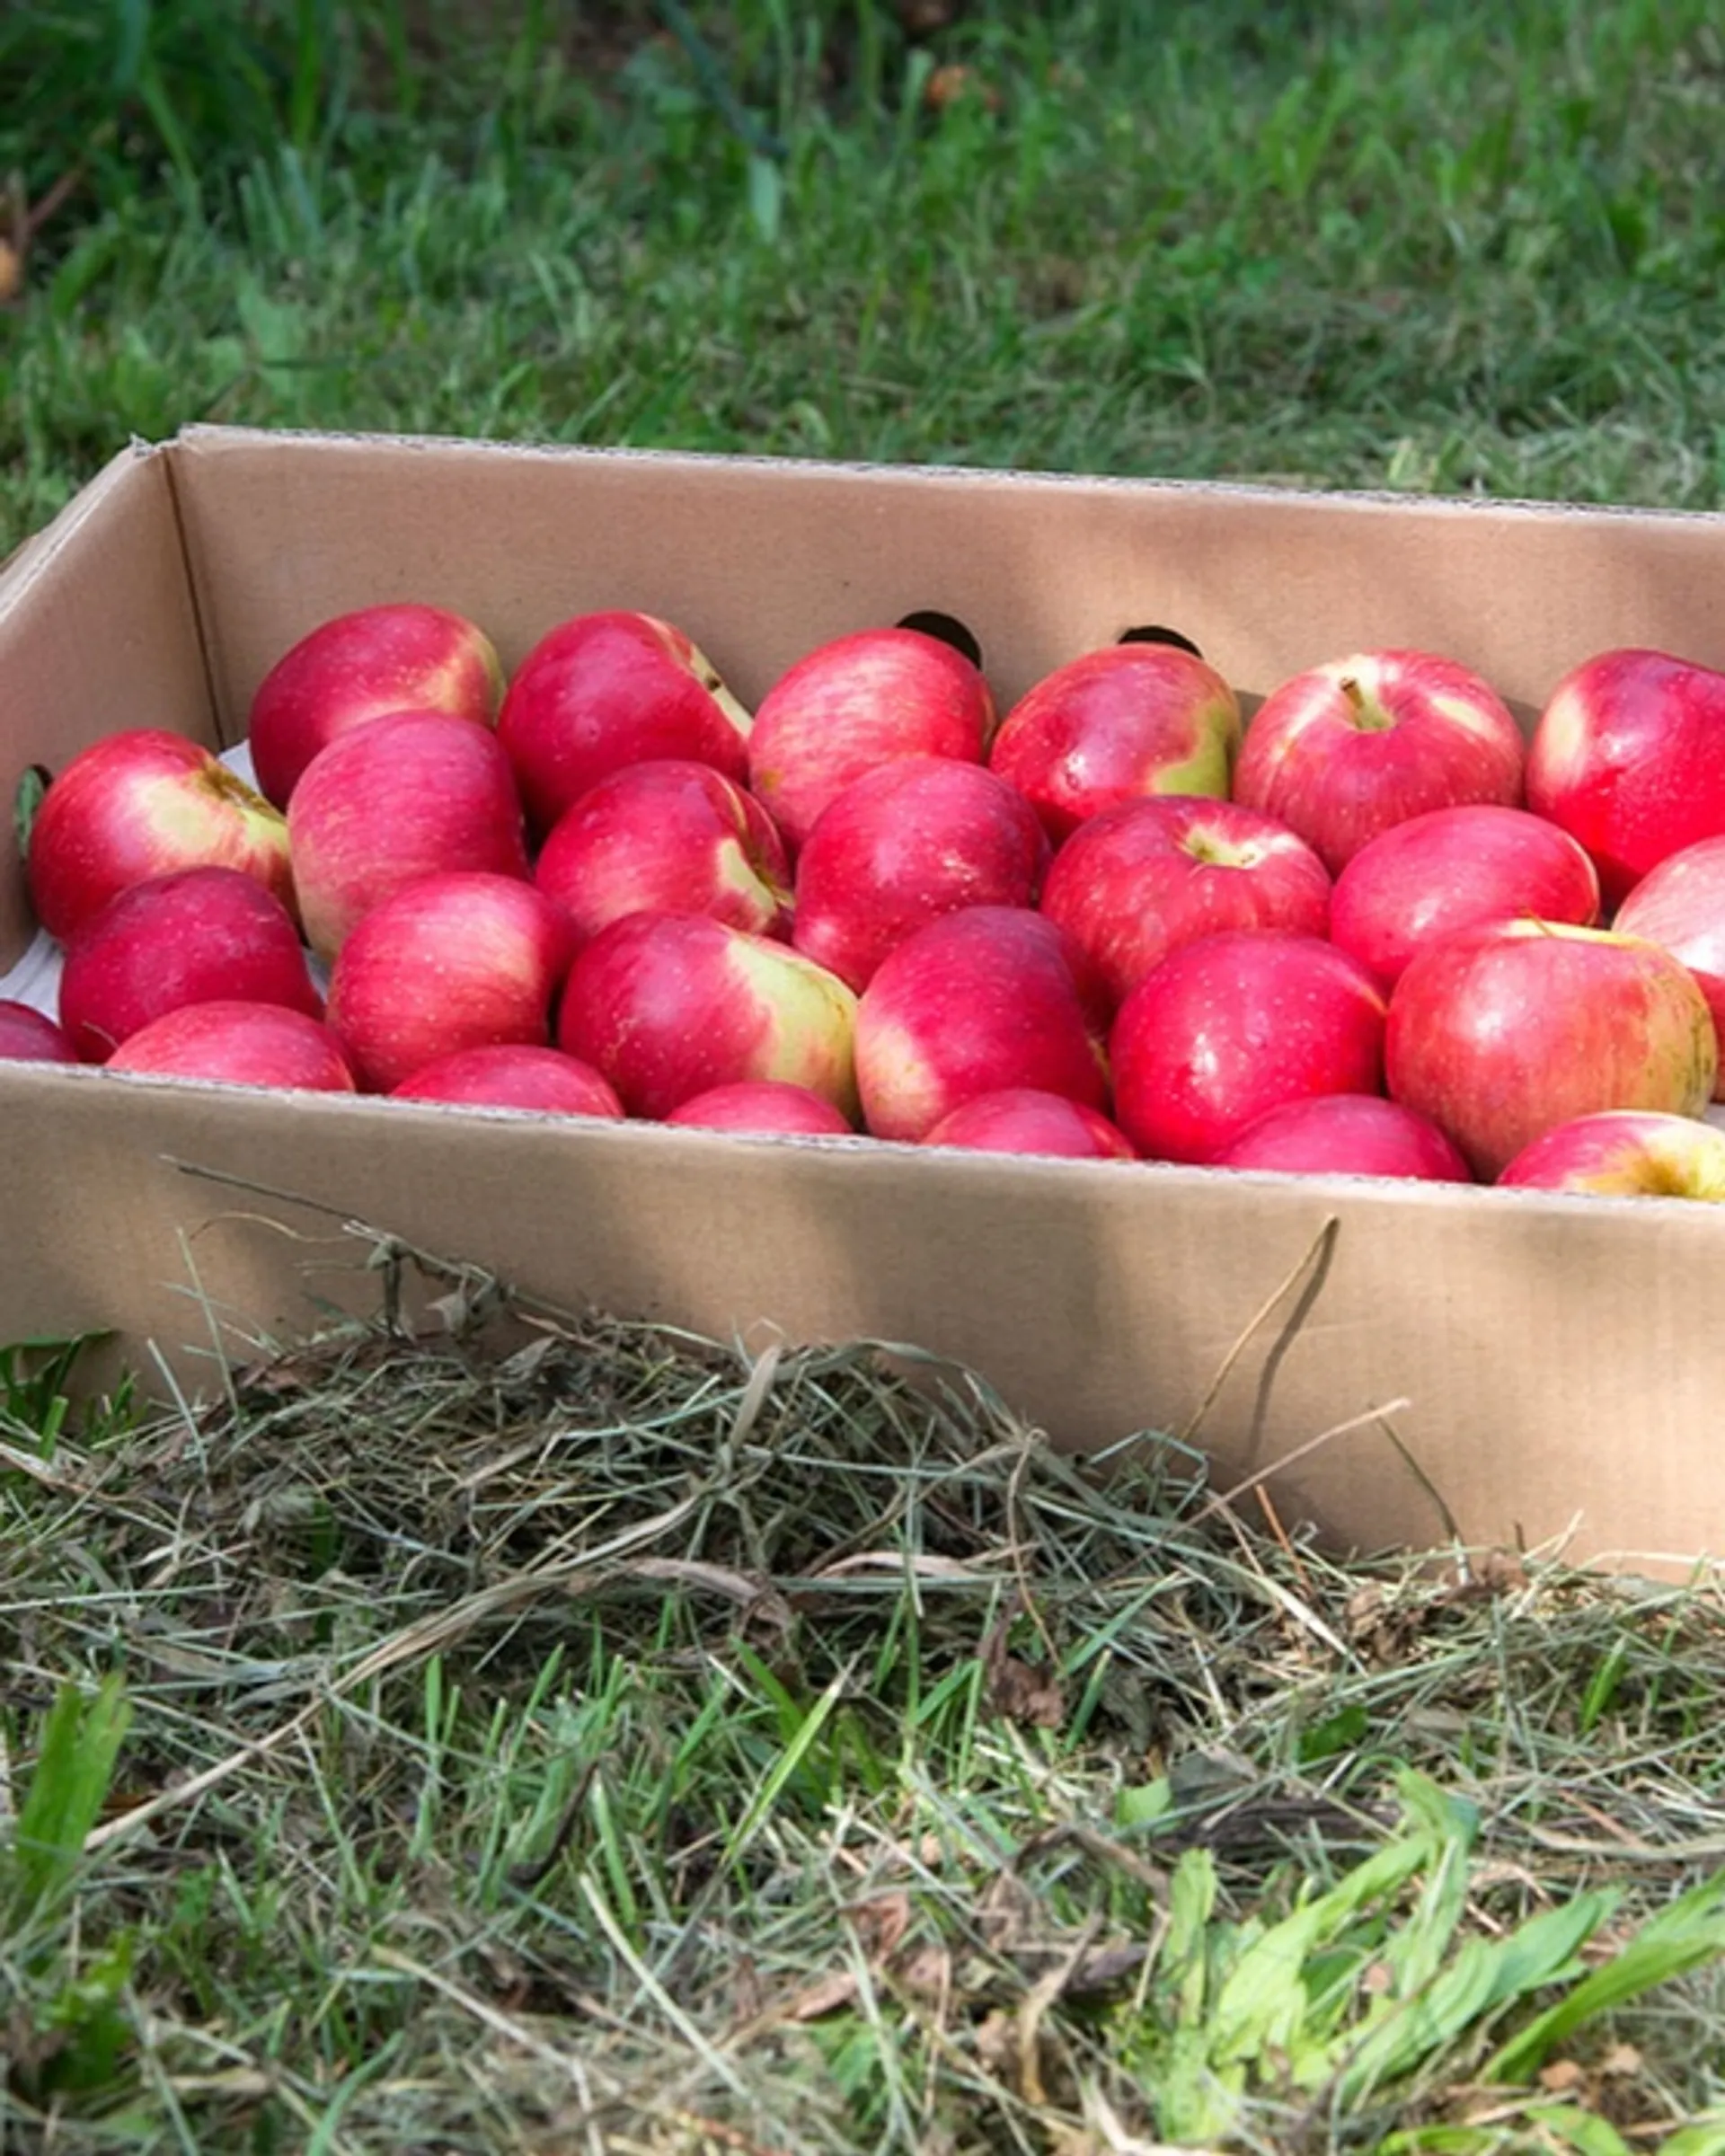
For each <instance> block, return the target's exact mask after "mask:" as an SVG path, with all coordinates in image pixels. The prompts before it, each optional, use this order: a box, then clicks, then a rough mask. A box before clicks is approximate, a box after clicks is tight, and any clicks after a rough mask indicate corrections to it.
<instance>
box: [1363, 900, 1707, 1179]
mask: <svg viewBox="0 0 1725 2156" xmlns="http://www.w3.org/2000/svg"><path fill="white" fill-rule="evenodd" d="M1384 1064H1385V1073H1386V1077H1387V1082H1388V1087H1389V1091H1390V1094H1391V1096H1392V1098H1393V1099H1394V1100H1400V1101H1402V1103H1403V1105H1404V1106H1406V1107H1409V1108H1411V1109H1415V1110H1416V1111H1417V1112H1418V1113H1420V1114H1421V1115H1424V1116H1428V1117H1429V1118H1430V1119H1431V1120H1432V1121H1433V1122H1434V1123H1436V1124H1437V1125H1438V1127H1439V1128H1440V1129H1442V1130H1443V1131H1445V1132H1446V1134H1447V1135H1448V1136H1449V1137H1450V1138H1451V1139H1452V1140H1453V1141H1454V1143H1455V1145H1456V1146H1457V1147H1458V1148H1459V1149H1460V1151H1461V1152H1462V1153H1463V1154H1464V1157H1465V1159H1466V1160H1467V1162H1468V1165H1469V1166H1470V1167H1471V1168H1472V1169H1473V1172H1474V1174H1475V1175H1476V1176H1477V1177H1478V1178H1479V1179H1480V1180H1481V1181H1482V1182H1490V1181H1491V1180H1493V1179H1494V1178H1495V1177H1496V1176H1498V1175H1499V1174H1500V1173H1501V1171H1503V1169H1504V1168H1505V1167H1507V1166H1508V1163H1509V1162H1511V1161H1512V1160H1513V1159H1514V1158H1515V1157H1516V1155H1517V1153H1520V1152H1521V1151H1522V1150H1523V1148H1524V1147H1526V1146H1527V1145H1530V1144H1532V1143H1533V1142H1534V1140H1535V1138H1537V1137H1539V1136H1540V1135H1542V1134H1543V1133H1544V1132H1545V1131H1547V1130H1551V1129H1553V1128H1555V1127H1556V1126H1557V1125H1558V1124H1560V1123H1568V1122H1570V1121H1571V1120H1573V1118H1576V1117H1577V1116H1583V1115H1588V1114H1592V1113H1594V1112H1596V1111H1600V1110H1604V1109H1625V1108H1629V1109H1658V1110H1660V1111H1662V1112H1665V1113H1668V1114H1673V1115H1682V1116H1699V1115H1700V1114H1701V1113H1702V1111H1703V1109H1704V1108H1705V1107H1706V1105H1707V1103H1708V1101H1709V1100H1710V1099H1711V1098H1712V1091H1713V1082H1714V1079H1715V1077H1716V1075H1717V1072H1718V1064H1719V1050H1718V1039H1717V1036H1716V1034H1715V1032H1714V1029H1713V1021H1712V1013H1711V1012H1709V1010H1708V1008H1707V1002H1706V998H1705V997H1704V996H1703V994H1702V992H1701V990H1700V988H1699V987H1698V986H1697V985H1695V982H1694V979H1693V978H1692V976H1690V975H1689V974H1688V973H1687V972H1686V971H1685V968H1683V967H1682V966H1681V965H1679V964H1678V962H1677V960H1676V959H1674V958H1673V957H1672V956H1671V955H1670V953H1669V952H1668V951H1664V950H1660V949H1659V946H1658V945H1657V944H1654V943H1648V942H1644V941H1641V939H1640V938H1638V937H1633V936H1621V935H1617V934H1615V933H1614V932H1611V931H1609V930H1606V929H1597V928H1576V927H1572V926H1570V925H1569V924H1567V923H1556V922H1541V921H1512V922H1499V923H1489V924H1487V925H1486V926H1484V927H1482V928H1477V929H1465V930H1463V931H1462V932H1460V933H1459V934H1456V935H1454V936H1450V937H1447V938H1446V939H1445V941H1443V942H1441V943H1437V944H1434V945H1433V946H1432V947H1431V948H1430V949H1429V950H1425V951H1422V952H1421V953H1420V956H1419V957H1418V958H1416V959H1413V960H1411V963H1410V964H1409V965H1408V967H1407V968H1406V969H1405V971H1404V972H1403V973H1402V977H1401V978H1400V979H1399V980H1398V981H1397V982H1396V985H1395V986H1394V988H1393V990H1392V992H1391V994H1390V1017H1389V1027H1388V1034H1387V1038H1386V1043H1385V1049H1384Z"/></svg>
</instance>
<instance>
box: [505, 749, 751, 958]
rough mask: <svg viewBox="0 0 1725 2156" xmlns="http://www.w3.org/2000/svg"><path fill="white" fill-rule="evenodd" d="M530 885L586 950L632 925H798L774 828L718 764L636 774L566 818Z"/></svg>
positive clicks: (627, 770) (652, 767)
mask: <svg viewBox="0 0 1725 2156" xmlns="http://www.w3.org/2000/svg"><path fill="white" fill-rule="evenodd" d="M533 874H534V881H535V883H536V884H537V885H538V887H539V888H540V889H541V890H542V891H543V892H544V895H545V897H547V898H549V899H550V900H551V901H552V903H553V905H554V906H560V907H561V908H562V911H563V913H564V914H565V915H567V916H568V918H569V921H570V924H571V927H572V928H573V929H574V931H575V933H576V935H577V937H578V938H579V940H580V941H582V942H586V941H588V940H589V939H590V938H592V937H594V936H597V934H598V932H599V931H600V930H601V929H602V928H604V927H606V926H607V925H608V924H609V923H611V922H613V921H617V920H621V919H622V917H623V915H624V914H641V913H665V914H710V915H712V918H713V919H714V920H715V921H722V922H724V923H725V924H726V925H727V927H730V928H741V929H746V930H747V931H748V932H749V933H750V934H751V935H764V936H765V935H782V934H783V933H784V932H785V931H786V930H788V928H789V926H790V923H791V870H790V868H789V866H788V864H787V863H786V861H785V858H784V847H783V844H781V842H780V839H779V835H778V833H777V832H776V831H775V830H774V827H773V819H772V818H771V817H769V816H768V815H767V813H766V811H765V808H762V807H761V805H760V803H759V802H758V801H757V800H756V799H755V798H754V796H753V795H752V794H748V793H746V792H744V791H743V789H742V788H741V787H740V786H739V785H738V784H737V783H736V782H735V781H734V780H731V779H728V778H726V777H725V775H724V774H723V773H722V772H718V771H715V770H714V769H713V768H712V765H711V764H691V763H688V762H686V761H684V760H680V759H674V758H667V759H665V760H662V761H660V762H658V763H653V764H627V765H625V767H624V769H623V770H622V771H614V772H613V773H611V776H610V777H609V778H608V779H601V780H600V781H599V782H598V784H597V786H589V787H588V790H587V791H586V792H585V793H584V794H582V796H581V797H580V799H579V800H578V801H576V802H574V803H573V804H572V805H571V807H570V808H567V809H565V810H564V812H563V814H562V816H561V817H559V818H558V820H557V823H556V825H555V826H554V828H553V831H552V834H551V836H550V837H549V838H548V839H546V841H545V844H544V849H543V851H542V852H541V853H540V855H539V859H538V861H537V862H536V863H535V867H534V871H533Z"/></svg>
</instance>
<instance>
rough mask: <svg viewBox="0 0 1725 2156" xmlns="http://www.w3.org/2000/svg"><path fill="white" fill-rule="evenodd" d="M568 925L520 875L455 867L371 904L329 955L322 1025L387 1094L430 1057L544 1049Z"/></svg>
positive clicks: (366, 1079)
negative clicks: (505, 1045) (504, 1047)
mask: <svg viewBox="0 0 1725 2156" xmlns="http://www.w3.org/2000/svg"><path fill="white" fill-rule="evenodd" d="M570 942H571V937H570V932H569V927H568V924H567V923H565V922H564V920H563V918H562V915H560V914H559V913H558V911H557V909H556V907H555V906H553V905H552V903H551V901H550V900H549V899H548V898H544V897H541V896H540V894H539V893H538V892H537V891H535V889H534V888H533V886H532V885H531V884H530V883H522V882H519V881H517V879H515V878H514V877H510V876H488V875H484V874H482V873H475V872H464V871H456V872H454V873H451V874H448V875H442V876H425V877H421V878H420V881H419V882H417V883H410V884H408V885H407V886H406V888H404V889H403V890H399V891H397V892H395V893H394V896H393V897H388V898H385V900H384V902H383V904H382V905H381V906H375V907H374V908H373V909H372V911H371V912H370V913H368V914H367V915H366V917H365V919H364V920H363V921H362V922H360V923H359V925H358V928H356V929H355V930H354V931H353V932H352V934H351V935H349V938H348V940H347V941H346V942H345V943H344V944H343V945H342V946H341V950H340V952H339V953H338V954H337V957H336V961H335V965H334V967H333V968H332V970H331V974H330V995H329V1021H330V1024H331V1026H332V1029H333V1030H334V1032H335V1034H336V1037H337V1038H338V1039H339V1040H340V1041H341V1045H342V1047H343V1048H344V1049H345V1050H346V1052H347V1055H348V1058H349V1061H350V1062H351V1064H352V1065H353V1067H354V1072H355V1074H356V1075H357V1076H358V1080H359V1083H360V1085H361V1087H362V1088H363V1089H364V1090H365V1091H367V1092H376V1093H387V1092H391V1091H394V1088H395V1087H396V1086H398V1085H400V1084H401V1083H402V1082H403V1080H404V1079H407V1078H411V1076H412V1075H413V1074H414V1072H415V1071H420V1070H423V1069H424V1068H425V1066H426V1065H427V1064H428V1063H431V1062H434V1061H436V1059H437V1058H438V1056H448V1055H452V1054H454V1052H455V1051H456V1049H457V1048H477V1047H486V1046H489V1045H490V1044H491V1043H493V1042H504V1041H519V1042H522V1043H524V1044H526V1045H529V1046H531V1047H545V1046H547V1045H548V1043H549V1040H550V1033H551V1008H552V1003H553V1000H554V998H555V996H556V994H557V991H558V988H559V986H560V985H562V978H563V976H564V974H565V972H566V971H567V969H568V966H569V952H570Z"/></svg>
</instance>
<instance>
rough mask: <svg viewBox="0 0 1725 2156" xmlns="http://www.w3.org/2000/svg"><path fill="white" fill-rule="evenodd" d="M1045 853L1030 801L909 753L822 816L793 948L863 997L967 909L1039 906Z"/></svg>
mask: <svg viewBox="0 0 1725 2156" xmlns="http://www.w3.org/2000/svg"><path fill="white" fill-rule="evenodd" d="M1048 854H1049V847H1048V838H1047V836H1046V835H1045V834H1044V832H1043V829H1042V826H1041V825H1040V824H1039V822H1038V821H1037V817H1036V812H1035V810H1034V809H1033V808H1031V805H1030V803H1029V802H1028V801H1026V800H1024V799H1023V797H1022V795H1021V794H1019V793H1016V792H1014V791H1013V788H1012V787H1010V786H1008V785H1007V784H1006V782H1005V781H1004V780H1003V779H997V778H996V777H995V775H994V773H992V772H990V771H986V770H985V769H984V768H983V766H982V765H981V764H963V763H960V762H958V761H957V760H956V759H955V758H952V757H950V756H901V757H898V758H896V759H895V760H894V761H893V762H892V763H890V764H881V765H880V767H879V769H877V770H874V771H871V772H865V773H863V775H862V777H861V778H860V779H857V780H854V782H852V783H851V784H850V785H849V786H847V787H846V788H845V791H843V793H840V794H837V795H836V796H835V797H834V799H833V800H830V801H829V802H828V803H827V807H826V808H823V809H822V810H821V812H820V814H819V816H818V817H816V819H815V824H814V828H813V829H812V830H811V831H810V832H809V836H808V839H807V841H806V843H805V844H804V845H803V849H802V852H801V855H800V856H799V857H798V861H797V910H796V924H795V927H794V929H793V930H792V942H793V943H795V945H796V947H797V949H798V950H801V951H806V952H807V953H808V955H809V957H810V958H811V959H816V960H817V961H818V963H819V964H821V965H822V966H826V967H829V968H831V970H832V971H833V972H834V973H836V974H837V976H839V978H840V979H841V980H843V981H847V982H848V983H849V984H850V985H851V986H852V987H853V988H854V989H856V990H857V991H858V992H859V993H860V992H861V991H862V989H864V988H866V987H867V986H868V985H869V982H870V980H871V978H872V977H873V975H874V971H875V968H877V967H878V966H879V965H880V961H881V959H884V958H885V957H886V955H887V953H888V952H889V950H892V949H893V947H894V946H895V945H896V944H899V943H902V942H903V941H904V940H905V938H906V937H907V935H910V934H911V933H912V932H914V931H915V930H916V929H918V928H921V927H922V926H923V924H924V922H928V921H933V920H935V919H936V918H938V916H939V915H942V914H950V913H955V912H957V911H958V909H959V908H960V906H1031V905H1032V904H1034V902H1035V899H1036V895H1037V891H1038V889H1039V886H1040V884H1041V880H1042V873H1043V870H1045V869H1046V867H1047V866H1048Z"/></svg>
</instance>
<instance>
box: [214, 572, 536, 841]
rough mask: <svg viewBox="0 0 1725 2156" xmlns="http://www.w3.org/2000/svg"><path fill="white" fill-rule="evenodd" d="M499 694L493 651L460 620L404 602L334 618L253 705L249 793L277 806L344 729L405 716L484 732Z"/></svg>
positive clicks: (292, 655)
mask: <svg viewBox="0 0 1725 2156" xmlns="http://www.w3.org/2000/svg"><path fill="white" fill-rule="evenodd" d="M502 693H503V668H502V666H501V663H500V660H499V658H498V656H497V651H496V649H495V647H494V646H493V645H492V643H491V639H490V638H489V637H488V636H487V635H486V634H485V632H483V630H482V629H480V628H479V627H478V626H477V625H476V624H475V623H473V622H470V621H468V620H467V619H466V618H465V617H464V615H461V614H452V613H450V612H449V611H448V610H447V608H445V607H441V606H425V605H418V604H416V603H412V602H401V603H396V602H390V603H387V604H385V605H376V606H361V607H357V608H355V609H354V610H353V611H352V612H351V613H349V614H337V615H336V616H335V617H334V618H333V619H332V620H330V621H326V622H323V623H319V625H318V626H317V627H316V628H315V629H314V630H312V631H311V632H310V633H309V634H308V635H305V636H303V637H301V638H300V639H299V641H297V642H296V643H295V644H293V645H290V646H289V648H288V649H287V650H286V651H284V652H283V653H282V655H281V657H280V658H279V659H278V660H277V661H276V663H275V665H274V666H273V667H270V671H269V673H268V674H266V675H265V676H264V678H263V680H262V681H261V683H260V684H259V686H258V690H257V693H256V694H255V695H254V696H253V697H252V705H251V711H250V714H249V716H248V718H247V720H246V744H247V747H249V748H250V749H251V751H252V770H253V772H254V773H256V774H257V783H258V791H259V792H260V793H261V794H262V795H263V797H264V799H265V800H269V801H273V802H274V803H275V805H276V807H277V808H284V809H285V808H287V806H288V801H289V800H291V799H292V796H293V791H294V788H295V787H296V785H297V784H298V782H299V776H300V773H302V772H303V771H304V770H305V767H306V765H307V764H309V763H310V762H311V761H312V759H313V757H314V756H315V755H317V753H318V751H319V750H320V749H323V748H325V747H328V745H329V744H330V742H332V740H334V739H335V738H336V737H337V736H338V735H340V734H343V733H345V732H347V731H348V729H349V728H351V727H356V726H364V725H366V724H367V722H368V721H369V720H373V719H378V718H382V717H383V716H384V714H385V712H388V711H447V712H449V713H450V714H451V715H452V716H454V717H456V718H458V719H467V720H473V721H475V722H477V723H478V724H479V725H481V726H486V727H489V726H491V724H492V723H493V722H494V721H495V719H496V715H497V706H498V701H499V699H500V696H501V695H502Z"/></svg>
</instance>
